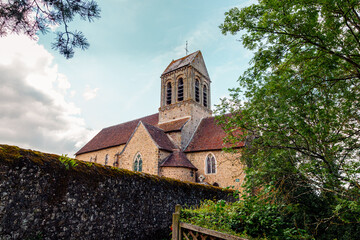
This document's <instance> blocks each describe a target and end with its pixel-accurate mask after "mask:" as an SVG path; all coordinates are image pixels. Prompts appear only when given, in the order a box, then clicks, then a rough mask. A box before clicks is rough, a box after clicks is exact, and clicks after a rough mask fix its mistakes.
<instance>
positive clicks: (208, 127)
mask: <svg viewBox="0 0 360 240" xmlns="http://www.w3.org/2000/svg"><path fill="white" fill-rule="evenodd" d="M225 137H226V133H225V131H224V130H223V129H222V128H221V126H220V125H217V124H216V121H215V117H208V118H204V119H202V120H201V122H200V124H199V126H198V128H197V130H196V132H195V134H194V136H193V138H192V139H191V142H190V143H189V145H188V146H187V147H186V149H185V151H184V152H198V151H209V150H221V149H222V148H224V147H230V145H224V143H223V139H224V138H225ZM244 145H245V144H244V143H243V142H240V143H238V144H237V145H236V146H235V147H243V146H244Z"/></svg>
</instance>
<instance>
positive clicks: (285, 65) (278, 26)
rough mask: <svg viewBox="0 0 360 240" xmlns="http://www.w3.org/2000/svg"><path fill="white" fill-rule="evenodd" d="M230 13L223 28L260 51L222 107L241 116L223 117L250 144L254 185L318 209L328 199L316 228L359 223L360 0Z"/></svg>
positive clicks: (266, 4)
mask: <svg viewBox="0 0 360 240" xmlns="http://www.w3.org/2000/svg"><path fill="white" fill-rule="evenodd" d="M225 15H226V18H225V21H224V23H223V24H222V25H221V26H220V28H221V29H222V32H223V33H224V34H227V33H231V34H237V33H238V32H240V31H243V34H242V37H241V41H242V43H243V45H244V46H245V47H246V48H248V49H250V50H253V51H254V52H255V53H254V57H253V58H252V60H251V67H250V68H249V69H248V70H247V71H246V72H245V73H244V74H243V75H242V76H241V77H240V78H239V83H240V87H239V88H236V89H232V90H231V96H232V99H230V100H223V102H222V104H221V105H220V106H219V108H218V111H219V112H220V113H225V112H229V111H230V112H232V113H233V114H232V115H231V116H232V117H231V118H225V117H222V118H220V120H221V122H222V123H223V124H224V126H225V129H226V131H227V132H228V133H229V137H228V141H231V142H234V141H246V142H249V143H250V144H249V145H248V146H249V147H247V148H246V149H245V150H244V151H243V156H244V157H243V161H244V162H245V164H247V165H248V167H249V168H248V169H249V170H248V173H249V174H248V183H249V184H250V185H251V186H252V187H258V186H261V185H263V184H272V185H274V186H275V187H277V189H278V190H279V193H280V195H279V196H281V198H282V199H283V200H284V201H289V202H291V203H299V202H300V203H301V204H303V206H308V207H310V209H311V206H312V204H314V202H316V201H313V202H309V199H310V198H311V199H315V198H316V199H317V200H318V201H317V204H318V206H320V205H321V204H320V202H321V203H322V204H325V203H326V204H325V205H327V206H328V207H329V208H328V209H326V211H328V212H331V214H329V213H327V214H325V213H324V212H326V211H325V210H324V209H322V210H324V211H323V212H322V214H323V215H322V216H319V215H318V216H316V217H314V219H315V218H316V223H314V222H313V223H312V224H315V225H314V226H317V227H316V229H319V228H321V227H323V229H326V227H327V226H328V225H332V224H334V223H336V224H345V223H348V224H349V225H351V223H360V217H359V213H360V203H359V199H360V163H359V156H360V151H359V149H360V141H359V139H360V128H359V123H360V111H359V109H360V92H359V87H360V81H359V80H360V3H359V1H354V0H282V1H279V0H260V1H259V3H258V4H254V5H251V6H249V7H245V8H243V9H241V10H239V9H238V8H233V9H231V10H230V11H228V12H227V13H226V14H225ZM242 96H244V97H243V98H242ZM236 129H241V131H243V134H242V135H241V136H238V135H237V136H233V135H232V134H231V133H233V132H236V131H234V130H236ZM321 207H322V208H324V205H321ZM312 210H314V209H312ZM356 214H357V215H356ZM314 221H315V220H314ZM319 226H320V227H319ZM352 226H353V225H352ZM312 229H313V231H315V230H314V229H315V227H313V228H312ZM357 231H359V229H358V230H357ZM337 234H339V236H341V234H342V232H341V231H338V233H337Z"/></svg>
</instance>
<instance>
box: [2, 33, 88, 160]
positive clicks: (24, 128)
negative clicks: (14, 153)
mask: <svg viewBox="0 0 360 240" xmlns="http://www.w3.org/2000/svg"><path fill="white" fill-rule="evenodd" d="M0 52H1V56H0V143H2V144H13V145H18V146H20V147H25V148H33V149H37V150H41V151H46V152H53V153H58V154H61V153H70V154H71V153H74V152H75V151H76V150H77V149H79V147H81V145H82V144H84V143H85V142H86V141H87V140H89V138H90V137H91V136H93V135H94V133H95V132H94V131H92V130H90V129H87V128H86V125H85V122H84V120H83V119H82V118H81V117H80V116H79V115H80V112H81V111H80V109H79V108H78V107H76V106H75V104H74V103H71V102H68V100H67V99H68V95H67V91H68V90H69V89H70V88H71V84H70V82H69V81H68V80H67V78H66V76H65V75H63V74H61V73H59V72H58V69H57V65H55V64H53V63H52V61H53V56H52V55H51V54H50V53H49V52H48V51H47V50H46V49H45V48H44V47H43V46H41V45H39V44H38V43H37V42H36V41H33V40H31V39H29V38H27V37H25V36H17V35H10V36H8V37H4V38H0ZM73 92H74V91H71V92H70V94H69V95H70V96H71V95H73V94H74V93H73Z"/></svg>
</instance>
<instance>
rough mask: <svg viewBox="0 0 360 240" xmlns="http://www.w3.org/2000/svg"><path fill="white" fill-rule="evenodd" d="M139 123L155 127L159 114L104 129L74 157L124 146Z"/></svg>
mask: <svg viewBox="0 0 360 240" xmlns="http://www.w3.org/2000/svg"><path fill="white" fill-rule="evenodd" d="M140 121H143V122H146V123H149V124H152V125H156V124H157V123H158V122H159V114H158V113H156V114H153V115H149V116H146V117H143V118H139V119H135V120H133V121H129V122H125V123H122V124H118V125H115V126H111V127H108V128H104V129H102V130H101V131H100V132H99V133H98V134H97V135H96V136H95V137H93V139H91V140H90V141H89V142H88V143H87V144H86V145H85V146H84V147H82V148H81V149H80V150H79V151H78V152H77V153H75V155H79V154H82V153H86V152H92V151H96V150H100V149H104V148H109V147H114V146H119V145H121V144H125V143H126V142H127V141H128V140H129V138H130V136H131V134H132V133H133V132H134V130H135V128H136V126H137V125H138V123H139V122H140Z"/></svg>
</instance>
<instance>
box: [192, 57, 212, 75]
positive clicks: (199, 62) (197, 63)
mask: <svg viewBox="0 0 360 240" xmlns="http://www.w3.org/2000/svg"><path fill="white" fill-rule="evenodd" d="M190 65H191V66H192V67H193V68H195V69H196V70H198V71H199V72H200V73H201V74H202V75H203V76H205V78H207V79H209V80H210V77H209V73H208V71H207V68H206V65H205V62H204V58H203V57H202V54H201V52H200V51H199V53H198V54H197V55H196V57H195V58H194V59H193V60H192V61H191V64H190Z"/></svg>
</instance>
